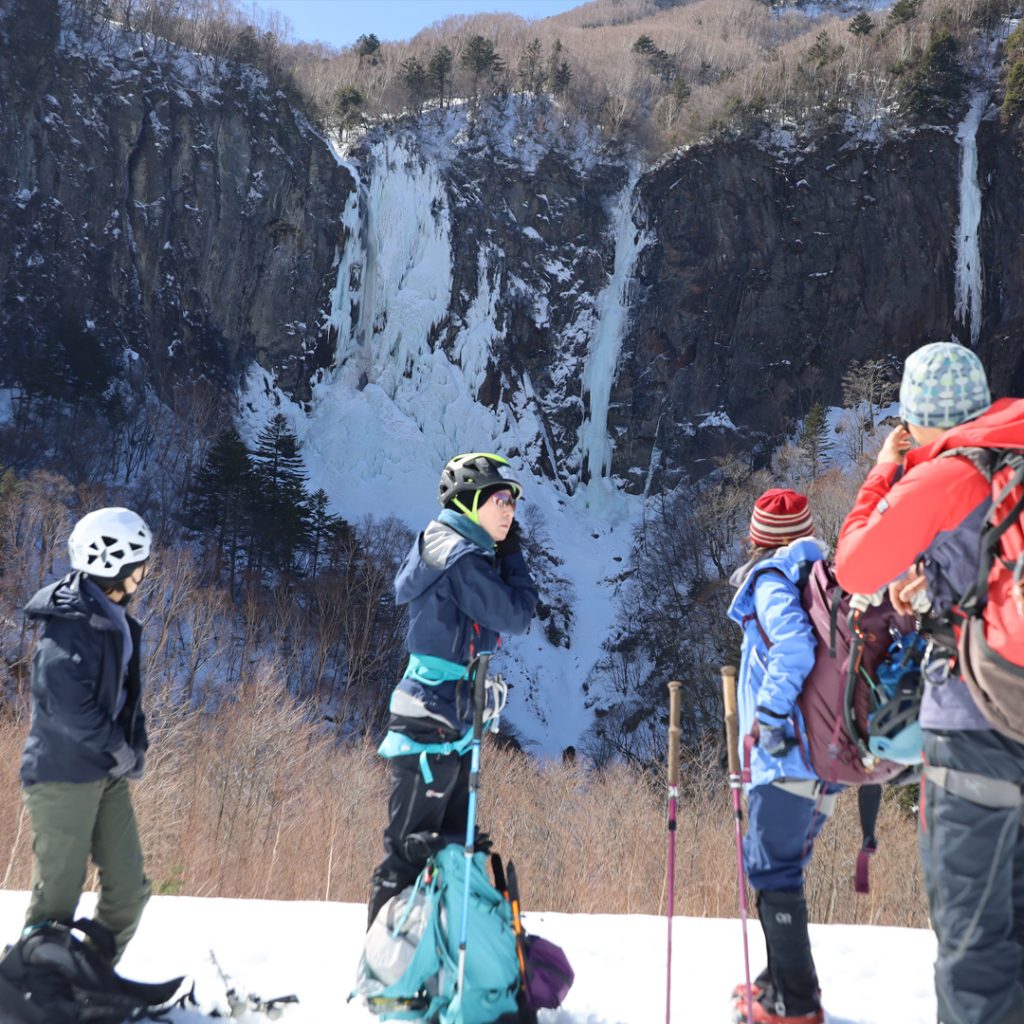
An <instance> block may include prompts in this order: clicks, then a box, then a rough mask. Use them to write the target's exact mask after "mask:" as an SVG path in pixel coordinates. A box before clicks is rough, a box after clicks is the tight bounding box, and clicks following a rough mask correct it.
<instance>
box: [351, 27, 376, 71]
mask: <svg viewBox="0 0 1024 1024" xmlns="http://www.w3.org/2000/svg"><path fill="white" fill-rule="evenodd" d="M356 53H358V54H359V66H360V67H362V66H363V60H364V58H366V57H369V58H370V63H371V64H376V63H378V61H379V60H380V58H379V56H378V54H379V53H380V40H379V39H378V38H377V36H376V35H374V33H373V32H370V33H368V34H364V35H361V36H360V37H359V38H358V39H357V40H356Z"/></svg>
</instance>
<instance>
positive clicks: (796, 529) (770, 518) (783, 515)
mask: <svg viewBox="0 0 1024 1024" xmlns="http://www.w3.org/2000/svg"><path fill="white" fill-rule="evenodd" d="M813 535H814V520H813V519H811V506H810V505H809V503H808V501H807V499H806V498H805V497H804V496H803V495H802V494H797V493H796V491H789V490H785V489H783V488H781V487H773V488H772V489H771V490H770V491H765V492H764V494H762V495H761V497H760V498H758V499H757V501H755V502H754V511H753V514H752V515H751V517H750V542H751V543H752V544H753V545H755V546H756V547H759V548H779V547H782V546H783V545H784V544H789V543H790V541H794V540H797V539H798V538H799V537H812V536H813Z"/></svg>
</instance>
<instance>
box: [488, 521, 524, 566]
mask: <svg viewBox="0 0 1024 1024" xmlns="http://www.w3.org/2000/svg"><path fill="white" fill-rule="evenodd" d="M522 550H523V531H522V530H520V529H519V523H517V522H516V521H515V520H514V519H513V520H512V525H511V526H510V527H509V528H508V535H507V536H506V537H505V539H504V540H499V541H498V543H497V544H495V545H494V555H495V557H496V558H499V559H500V558H504V557H505V556H506V555H514V554H517V553H518V552H520V551H522Z"/></svg>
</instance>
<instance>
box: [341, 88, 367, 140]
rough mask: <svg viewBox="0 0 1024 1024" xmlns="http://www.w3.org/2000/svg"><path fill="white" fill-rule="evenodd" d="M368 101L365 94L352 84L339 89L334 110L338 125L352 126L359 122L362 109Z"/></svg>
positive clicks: (342, 127)
mask: <svg viewBox="0 0 1024 1024" xmlns="http://www.w3.org/2000/svg"><path fill="white" fill-rule="evenodd" d="M365 102H366V100H365V98H364V96H363V94H362V93H361V92H360V91H359V90H358V89H357V88H356V87H355V86H352V85H346V86H345V87H344V88H342V89H339V90H338V91H337V93H335V96H334V112H335V116H336V117H337V122H338V127H339V128H341V129H345V128H352V127H354V126H355V125H357V124H358V123H359V120H360V117H361V114H360V109H361V108H362V106H363V104H364V103H365Z"/></svg>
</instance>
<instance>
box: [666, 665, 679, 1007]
mask: <svg viewBox="0 0 1024 1024" xmlns="http://www.w3.org/2000/svg"><path fill="white" fill-rule="evenodd" d="M682 686H683V684H682V683H680V682H676V681H675V680H673V681H672V682H671V683H669V684H668V956H667V958H666V962H667V964H668V977H667V981H666V987H665V1024H671V1015H672V917H673V915H674V914H675V909H676V805H677V802H678V798H679V691H680V690H681V689H682Z"/></svg>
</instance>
